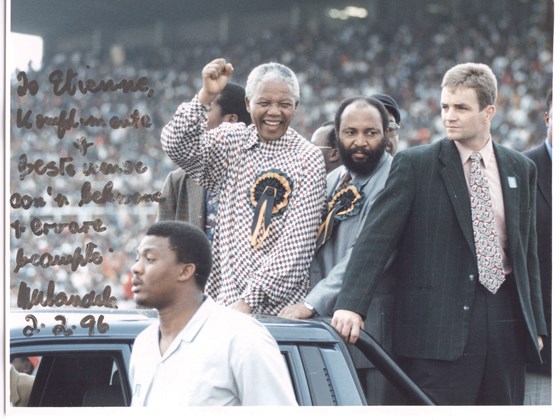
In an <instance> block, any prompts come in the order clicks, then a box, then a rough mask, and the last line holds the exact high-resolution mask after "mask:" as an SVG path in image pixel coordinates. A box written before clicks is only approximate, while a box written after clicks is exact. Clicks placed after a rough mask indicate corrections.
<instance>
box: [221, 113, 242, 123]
mask: <svg viewBox="0 0 560 420" xmlns="http://www.w3.org/2000/svg"><path fill="white" fill-rule="evenodd" d="M223 121H224V122H229V123H236V122H237V121H239V117H238V116H237V114H226V115H224V117H223Z"/></svg>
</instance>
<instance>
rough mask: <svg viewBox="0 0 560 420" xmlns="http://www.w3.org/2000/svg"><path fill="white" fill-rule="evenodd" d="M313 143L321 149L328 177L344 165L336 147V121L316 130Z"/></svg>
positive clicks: (312, 139)
mask: <svg viewBox="0 0 560 420" xmlns="http://www.w3.org/2000/svg"><path fill="white" fill-rule="evenodd" d="M311 143H313V144H314V145H315V146H317V147H318V148H319V149H321V152H322V153H323V158H324V159H325V169H326V170H327V175H328V174H329V173H331V172H332V171H333V170H334V169H336V168H338V167H339V166H340V165H341V164H342V162H341V161H340V154H339V152H338V147H337V146H336V133H335V130H334V121H327V122H325V123H323V124H322V125H321V126H320V127H319V128H318V129H317V130H315V132H314V133H313V135H312V136H311Z"/></svg>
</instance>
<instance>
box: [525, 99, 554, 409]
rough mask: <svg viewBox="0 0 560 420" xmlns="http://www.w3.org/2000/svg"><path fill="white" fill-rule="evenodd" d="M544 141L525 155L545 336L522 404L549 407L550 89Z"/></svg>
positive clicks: (550, 349) (528, 378)
mask: <svg viewBox="0 0 560 420" xmlns="http://www.w3.org/2000/svg"><path fill="white" fill-rule="evenodd" d="M544 123H545V124H546V127H547V131H546V139H545V140H544V142H543V143H542V144H541V145H539V146H537V147H534V148H532V149H530V150H528V151H526V152H525V155H526V156H527V157H529V158H530V159H531V160H533V162H535V165H537V172H538V175H537V240H538V254H539V269H540V273H541V287H542V294H543V305H544V316H545V319H546V325H547V328H548V336H546V337H544V338H543V342H544V348H543V350H542V352H541V356H542V359H543V364H542V365H539V364H530V365H529V366H527V375H526V376H525V380H526V384H525V404H526V405H549V404H551V402H552V401H551V397H552V396H551V385H552V384H551V382H552V381H551V374H552V347H551V343H552V90H550V91H549V92H548V94H547V97H546V112H545V114H544Z"/></svg>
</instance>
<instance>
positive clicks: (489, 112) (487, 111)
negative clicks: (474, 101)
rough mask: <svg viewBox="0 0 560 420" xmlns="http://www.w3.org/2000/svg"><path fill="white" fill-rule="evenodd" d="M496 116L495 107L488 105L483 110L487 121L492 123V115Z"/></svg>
mask: <svg viewBox="0 0 560 420" xmlns="http://www.w3.org/2000/svg"><path fill="white" fill-rule="evenodd" d="M495 114H496V107H495V106H494V105H488V106H487V107H486V109H485V110H484V117H485V118H486V120H487V121H492V118H494V115H495Z"/></svg>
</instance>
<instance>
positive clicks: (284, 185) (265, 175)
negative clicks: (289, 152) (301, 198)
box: [249, 169, 292, 249]
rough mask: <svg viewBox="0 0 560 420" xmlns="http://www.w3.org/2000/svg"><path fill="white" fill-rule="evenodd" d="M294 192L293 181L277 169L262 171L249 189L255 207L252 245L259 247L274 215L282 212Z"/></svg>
mask: <svg viewBox="0 0 560 420" xmlns="http://www.w3.org/2000/svg"><path fill="white" fill-rule="evenodd" d="M291 194H292V181H291V180H290V178H288V176H287V175H286V174H284V173H282V172H281V171H279V170H277V169H271V170H270V171H267V172H262V173H260V174H259V175H258V176H257V178H256V180H255V182H254V183H253V185H251V188H250V189H249V201H250V203H251V206H252V207H253V208H254V209H255V212H254V214H253V224H252V226H251V245H252V246H253V249H258V248H259V247H260V246H261V245H262V244H263V242H264V240H265V239H266V237H267V236H268V229H269V227H270V222H271V221H272V217H274V216H278V215H280V214H282V213H283V212H284V211H285V210H286V208H287V207H288V202H289V199H290V196H291Z"/></svg>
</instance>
